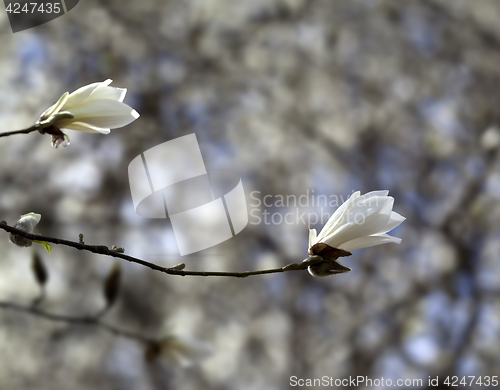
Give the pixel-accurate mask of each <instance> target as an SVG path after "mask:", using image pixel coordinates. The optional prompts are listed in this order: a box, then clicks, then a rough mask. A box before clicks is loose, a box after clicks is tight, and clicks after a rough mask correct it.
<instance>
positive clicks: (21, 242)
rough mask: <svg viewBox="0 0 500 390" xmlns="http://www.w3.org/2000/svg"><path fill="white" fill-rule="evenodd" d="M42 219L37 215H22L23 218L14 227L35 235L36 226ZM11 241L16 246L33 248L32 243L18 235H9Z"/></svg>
mask: <svg viewBox="0 0 500 390" xmlns="http://www.w3.org/2000/svg"><path fill="white" fill-rule="evenodd" d="M41 219H42V216H41V215H40V214H36V213H28V214H24V215H21V218H20V219H19V221H17V222H16V224H15V225H14V228H16V229H19V230H22V231H23V232H26V233H30V234H33V231H34V230H35V226H36V225H38V223H39V222H40V220H41ZM9 239H10V242H12V243H14V244H16V245H17V246H24V247H26V246H31V244H32V241H31V240H29V239H27V238H24V237H21V236H19V235H16V234H12V233H10V234H9Z"/></svg>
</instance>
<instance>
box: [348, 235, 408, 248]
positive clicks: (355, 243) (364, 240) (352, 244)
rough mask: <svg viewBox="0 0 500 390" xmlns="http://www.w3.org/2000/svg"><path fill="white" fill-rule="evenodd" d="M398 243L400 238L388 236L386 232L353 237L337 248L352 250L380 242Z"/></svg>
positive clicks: (379, 243)
mask: <svg viewBox="0 0 500 390" xmlns="http://www.w3.org/2000/svg"><path fill="white" fill-rule="evenodd" d="M391 242H393V243H395V244H399V243H400V242H401V238H398V237H393V236H389V235H388V234H375V235H372V236H367V237H360V238H355V239H354V240H351V241H347V242H345V243H343V244H342V245H340V247H339V249H343V250H346V251H349V252H352V251H354V250H356V249H361V248H368V247H370V246H377V245H381V244H389V243H391Z"/></svg>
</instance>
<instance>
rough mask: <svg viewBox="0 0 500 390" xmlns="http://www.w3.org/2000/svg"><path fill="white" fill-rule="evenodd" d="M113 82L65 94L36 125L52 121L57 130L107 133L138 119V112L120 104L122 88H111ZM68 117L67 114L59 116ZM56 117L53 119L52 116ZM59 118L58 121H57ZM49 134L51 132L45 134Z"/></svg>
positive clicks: (123, 90) (97, 84) (46, 111)
mask: <svg viewBox="0 0 500 390" xmlns="http://www.w3.org/2000/svg"><path fill="white" fill-rule="evenodd" d="M111 82H112V80H109V79H108V80H106V81H103V82H100V83H93V84H89V85H86V86H84V87H81V88H79V89H77V90H76V91H74V92H73V93H71V94H70V93H68V92H66V93H65V94H64V95H62V96H61V97H60V98H59V100H58V101H57V103H55V104H54V105H53V106H51V107H50V108H48V109H47V110H45V112H44V113H43V114H42V115H41V116H40V119H39V120H38V121H37V123H38V124H40V123H43V122H47V121H50V120H51V118H55V119H56V120H55V121H54V122H51V125H52V126H54V127H56V128H57V129H69V130H78V131H85V132H87V133H101V134H109V132H110V131H111V129H116V128H119V127H123V126H126V125H128V124H129V123H131V122H133V121H134V120H136V119H137V118H139V114H138V113H137V111H135V110H134V109H132V108H131V107H129V106H128V105H126V104H125V103H123V99H124V98H125V95H126V93H127V90H126V89H125V88H113V87H110V86H109V85H110V84H111ZM61 114H69V115H66V117H65V115H61ZM55 116H56V117H55ZM59 117H60V118H61V119H57V118H59ZM48 132H49V133H50V131H48Z"/></svg>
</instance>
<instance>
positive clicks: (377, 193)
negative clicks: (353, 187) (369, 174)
mask: <svg viewBox="0 0 500 390" xmlns="http://www.w3.org/2000/svg"><path fill="white" fill-rule="evenodd" d="M387 195H389V191H387V190H382V191H372V192H367V193H366V194H364V195H362V196H360V197H359V199H360V200H366V199H369V198H373V197H374V196H382V197H385V196H387Z"/></svg>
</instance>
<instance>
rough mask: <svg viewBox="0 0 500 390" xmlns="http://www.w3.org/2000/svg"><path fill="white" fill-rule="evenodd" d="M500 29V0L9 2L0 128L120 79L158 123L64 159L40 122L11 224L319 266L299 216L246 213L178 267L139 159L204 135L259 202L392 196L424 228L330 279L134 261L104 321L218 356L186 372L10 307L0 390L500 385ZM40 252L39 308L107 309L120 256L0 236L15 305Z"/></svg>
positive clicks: (209, 257)
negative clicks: (29, 21) (480, 380)
mask: <svg viewBox="0 0 500 390" xmlns="http://www.w3.org/2000/svg"><path fill="white" fill-rule="evenodd" d="M0 8H1V7H0ZM499 21H500V2H498V1H495V0H475V1H466V0H447V1H444V0H428V1H395V0H393V1H390V0H253V1H247V0H205V1H202V0H191V1H180V0H178V1H172V0H168V1H167V0H141V1H132V0H107V1H105V2H104V1H95V0H82V1H80V4H78V6H77V7H75V8H74V9H73V10H72V11H71V12H69V13H68V14H67V15H65V16H62V17H60V18H58V19H56V20H54V21H52V22H50V23H48V24H46V25H43V26H40V27H37V28H34V29H31V30H28V31H25V32H20V33H16V34H12V32H10V31H9V26H8V21H7V16H6V13H5V12H4V10H3V9H0V26H1V31H2V34H1V35H0V39H1V44H0V107H1V108H0V118H1V123H2V131H8V130H16V129H21V128H26V127H29V126H31V125H32V124H33V123H34V121H35V120H36V119H37V118H38V116H39V114H40V113H41V112H42V111H44V110H45V109H46V108H47V107H48V106H49V105H51V104H52V103H53V102H54V101H55V100H56V99H57V98H59V96H60V95H61V94H62V93H63V92H65V91H73V90H74V89H76V88H78V87H80V86H82V85H85V84H88V83H91V82H96V81H102V80H105V79H107V78H112V79H113V80H114V83H113V85H114V86H118V87H126V88H128V90H129V92H128V94H127V97H126V100H125V101H126V102H127V103H128V104H129V105H131V106H133V107H134V108H136V109H137V110H138V111H139V112H140V114H141V118H140V119H139V120H137V121H136V122H134V123H132V124H131V125H129V126H127V127H125V128H123V129H117V130H114V131H112V132H111V134H109V135H106V136H104V135H96V134H80V133H77V132H74V131H68V135H69V136H70V137H71V145H70V146H69V147H67V148H60V149H57V150H56V149H52V148H51V146H50V137H49V136H47V135H40V134H38V133H32V134H29V135H16V136H12V137H8V138H2V139H1V140H0V220H6V221H7V222H9V223H10V224H13V223H14V222H15V221H16V220H17V219H18V218H19V216H20V215H21V214H24V213H26V212H30V211H35V212H38V213H41V214H42V221H41V223H40V224H39V225H38V227H37V232H40V233H43V234H44V235H49V236H56V237H60V238H66V239H71V240H75V241H77V240H78V235H79V233H83V234H84V237H85V242H86V243H94V244H101V245H108V246H111V245H113V244H115V245H118V246H123V247H125V250H126V253H128V254H130V255H133V256H137V257H140V258H143V259H146V260H148V261H154V262H157V263H158V264H161V265H169V266H171V265H174V264H176V263H179V262H181V261H184V262H186V264H187V268H188V269H192V270H225V271H231V270H234V271H243V270H254V269H261V268H267V267H280V266H283V265H285V264H287V263H290V262H298V261H301V260H302V259H303V258H305V257H306V252H307V240H308V230H307V228H308V226H307V225H306V224H304V223H297V224H285V223H282V224H267V225H266V224H264V223H261V224H252V223H250V224H249V225H248V226H247V227H246V228H245V230H243V232H241V233H240V234H239V235H238V236H236V237H235V238H233V239H231V240H229V241H227V242H226V243H224V244H222V245H220V246H218V247H216V248H213V249H212V250H208V251H205V252H201V253H200V254H198V255H197V256H191V257H188V258H181V257H180V256H176V255H175V250H176V248H175V240H172V235H171V231H170V230H169V225H168V222H167V221H155V220H147V219H144V218H141V217H139V216H137V215H136V214H135V211H134V208H133V205H132V200H131V196H130V190H129V183H128V175H127V166H128V164H129V162H130V161H131V160H132V159H133V158H134V157H135V156H137V155H138V154H140V153H141V152H143V151H145V150H147V149H149V148H151V147H153V146H155V145H158V144H160V143H162V142H165V141H168V140H171V139H173V138H176V137H179V136H182V135H187V134H191V133H195V134H196V136H197V138H198V141H199V143H200V146H201V150H202V154H203V156H204V160H205V164H206V165H207V168H208V169H211V170H228V169H229V170H232V171H235V172H237V173H238V174H239V176H241V178H242V181H243V185H244V187H245V191H246V194H247V197H248V203H249V204H250V203H252V204H255V203H256V202H255V201H254V200H252V198H251V197H250V194H251V193H252V192H253V191H259V194H261V195H260V196H264V195H268V194H269V195H285V196H286V195H296V196H300V195H302V194H306V193H307V191H312V190H314V193H315V194H316V195H327V196H330V195H336V196H339V197H343V198H344V199H345V198H347V196H349V195H350V194H351V193H352V192H353V191H357V190H361V191H362V192H367V191H371V190H378V189H388V190H390V194H391V195H392V196H394V198H395V207H394V210H395V211H397V212H399V213H400V214H402V215H404V216H405V217H407V220H406V221H405V222H404V223H403V225H401V226H400V227H398V228H397V229H396V230H395V231H394V232H393V234H394V235H396V236H399V237H402V239H403V241H402V243H401V244H400V245H385V246H380V247H374V248H368V249H363V250H359V251H356V252H354V254H353V256H352V257H350V258H348V259H345V260H344V264H346V265H347V266H349V267H351V268H352V269H353V270H352V272H350V273H347V274H343V275H339V276H335V277H329V278H321V279H320V278H313V277H311V276H310V275H309V274H308V273H307V272H289V273H285V274H276V275H264V276H256V277H251V278H247V279H243V280H238V279H230V278H198V277H184V278H181V277H175V276H168V275H164V274H161V273H158V272H154V271H151V270H149V269H147V268H144V267H141V266H138V265H134V264H129V263H125V262H124V263H123V264H122V285H121V287H122V288H121V291H120V295H119V297H118V300H117V302H116V303H115V305H114V306H113V307H112V309H111V310H110V311H109V312H108V313H107V314H106V316H105V317H104V318H103V321H105V322H107V323H110V324H114V325H117V326H120V327H121V328H123V329H126V330H130V331H134V332H137V333H139V334H143V335H145V336H148V337H157V336H158V335H161V334H166V333H168V334H173V335H176V336H177V337H179V338H181V339H182V340H190V341H189V342H190V343H191V345H195V346H200V347H201V346H203V348H205V347H206V349H207V350H210V353H209V354H208V356H206V357H205V358H204V359H198V358H197V357H198V356H196V355H195V356H194V358H193V359H192V360H190V359H188V360H190V361H189V362H190V363H192V364H191V365H189V366H187V365H180V364H175V363H176V362H175V359H172V358H171V356H170V355H169V353H168V352H165V353H164V354H163V355H162V356H159V357H158V358H157V359H155V360H153V361H150V362H147V361H146V360H145V359H144V345H142V344H141V343H140V342H138V341H137V340H133V339H128V338H124V337H117V336H114V335H112V334H109V333H107V332H105V331H103V330H102V329H100V328H98V327H92V326H82V325H74V324H73V325H72V324H65V323H60V322H51V321H47V320H45V319H43V318H39V317H38V316H33V315H28V314H25V313H20V312H16V311H12V310H7V309H0V346H1V347H0V361H1V362H2V364H0V387H1V388H4V389H20V388H22V389H34V388H36V389H56V388H65V389H89V388H92V389H167V388H176V389H177V388H179V389H180V388H182V389H199V388H206V389H245V390H250V389H288V388H290V376H296V377H298V378H321V377H322V376H325V375H326V376H329V377H332V378H335V379H343V378H348V377H349V376H358V375H362V376H367V377H369V378H371V379H380V378H382V377H384V378H385V379H387V378H389V379H393V380H396V379H413V378H422V379H423V380H424V381H423V386H422V387H421V388H427V387H428V383H427V378H428V376H431V377H433V378H434V377H436V376H439V378H440V380H441V382H442V381H443V380H444V379H445V378H446V377H447V376H452V375H457V376H459V377H461V376H463V375H476V376H484V375H488V376H493V375H500V372H499V371H498V367H500V352H499V350H500V348H499V347H500V302H499V299H498V298H499V293H500V262H499V252H500V239H499V238H500V207H499V200H500V160H499V154H498V148H499V145H500V129H499V126H500V116H499V114H500V108H499V107H500V92H499V91H500V23H499ZM266 209H267V211H268V212H271V213H280V214H286V213H288V212H295V211H297V209H296V208H294V207H292V206H290V207H279V206H272V207H269V208H266ZM334 209H335V207H331V208H329V207H328V206H327V207H325V208H324V211H325V212H329V213H331V212H332V211H333V210H334ZM299 210H300V211H304V208H299ZM318 210H319V208H317V207H311V208H308V209H307V210H305V211H308V212H318ZM261 211H262V212H263V211H264V207H262V206H261ZM250 221H251V222H252V221H254V222H255V219H253V218H251V219H250ZM312 227H316V228H321V224H317V225H314V226H312ZM33 250H37V251H38V252H39V254H40V255H41V257H42V259H43V261H44V263H45V264H46V267H47V269H48V272H49V281H48V284H47V297H46V299H45V300H44V301H43V302H42V303H41V304H40V306H39V307H40V309H42V310H45V311H47V312H51V313H59V314H66V315H73V316H85V315H89V314H92V313H95V312H98V311H99V310H100V309H101V308H102V307H103V305H104V298H103V296H102V291H101V290H102V285H103V280H104V279H105V278H106V275H107V273H108V272H109V269H110V268H111V267H112V265H113V263H114V262H113V259H112V258H109V257H102V256H99V255H93V254H91V253H88V252H80V251H76V250H72V249H71V248H66V247H60V246H55V247H54V249H53V252H52V253H51V254H50V255H48V254H47V253H46V252H44V249H43V247H41V246H38V245H37V248H35V246H33V247H32V248H18V247H16V246H14V245H12V244H10V243H9V242H8V235H7V234H6V233H5V232H1V231H0V300H1V301H2V302H15V303H18V304H21V305H24V306H29V305H30V304H31V302H32V300H33V299H34V298H35V297H36V296H37V295H38V291H39V286H38V285H37V283H36V282H35V280H34V277H33V273H32V272H31V269H30V262H31V258H32V256H33ZM477 387H479V386H472V388H477ZM483 387H484V386H483ZM360 388H363V386H360ZM394 388H397V386H394ZM415 388H417V387H415Z"/></svg>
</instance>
